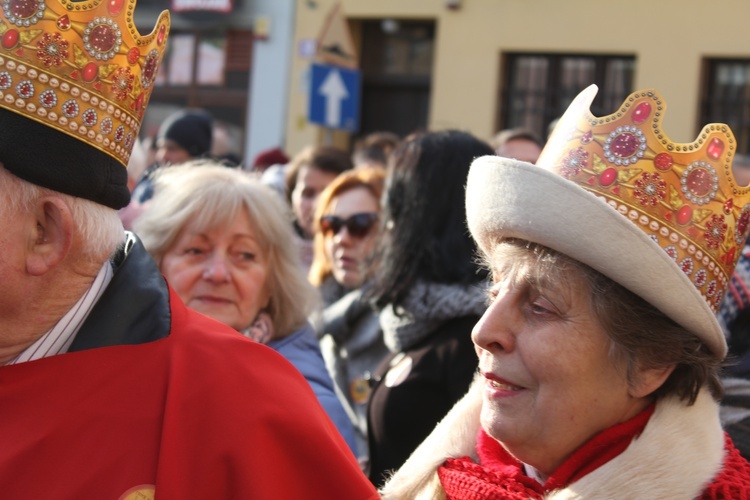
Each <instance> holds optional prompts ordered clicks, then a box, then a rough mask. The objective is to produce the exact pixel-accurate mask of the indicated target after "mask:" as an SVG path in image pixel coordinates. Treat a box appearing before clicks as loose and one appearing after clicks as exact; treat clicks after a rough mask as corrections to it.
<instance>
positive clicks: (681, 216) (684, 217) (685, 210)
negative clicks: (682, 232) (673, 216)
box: [677, 205, 693, 226]
mask: <svg viewBox="0 0 750 500" xmlns="http://www.w3.org/2000/svg"><path fill="white" fill-rule="evenodd" d="M691 220H693V209H692V208H690V207H689V206H688V205H682V208H680V209H679V210H678V211H677V224H679V225H681V226H684V225H685V224H687V223H688V222H690V221H691Z"/></svg>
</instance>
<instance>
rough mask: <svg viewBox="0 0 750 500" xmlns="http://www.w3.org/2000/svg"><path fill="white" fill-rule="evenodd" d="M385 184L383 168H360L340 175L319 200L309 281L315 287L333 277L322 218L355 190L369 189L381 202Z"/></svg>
mask: <svg viewBox="0 0 750 500" xmlns="http://www.w3.org/2000/svg"><path fill="white" fill-rule="evenodd" d="M384 184H385V170H384V169H382V168H358V169H356V170H350V171H347V172H344V173H342V174H339V176H338V177H336V178H335V179H334V180H333V182H331V183H330V184H329V185H328V186H327V187H326V188H325V189H324V190H323V192H322V193H320V197H319V198H318V204H317V207H316V210H315V221H314V226H313V227H314V228H315V240H314V242H313V252H314V257H313V262H312V266H311V267H310V273H309V274H308V279H309V280H310V283H312V284H313V285H315V286H320V285H321V284H322V283H323V282H324V281H325V280H326V278H328V276H330V275H331V269H332V266H331V262H330V261H329V260H328V256H327V254H326V251H325V235H323V233H322V232H321V231H320V218H321V217H323V216H324V215H325V214H326V212H327V211H328V207H329V205H330V204H331V201H333V199H334V198H336V197H337V196H339V195H341V194H342V193H345V192H346V191H350V190H352V189H355V188H365V189H368V190H369V191H370V192H371V193H372V195H373V196H374V197H375V199H376V200H378V201H380V197H381V196H382V194H383V185H384Z"/></svg>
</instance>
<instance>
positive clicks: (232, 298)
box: [160, 210, 270, 330]
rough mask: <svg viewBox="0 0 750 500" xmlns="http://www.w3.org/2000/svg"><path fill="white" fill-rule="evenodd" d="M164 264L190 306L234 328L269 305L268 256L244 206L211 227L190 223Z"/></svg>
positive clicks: (162, 265) (165, 269)
mask: <svg viewBox="0 0 750 500" xmlns="http://www.w3.org/2000/svg"><path fill="white" fill-rule="evenodd" d="M160 267H161V272H162V273H163V274H164V276H165V277H166V278H167V281H169V283H170V285H172V288H174V290H175V292H177V295H179V296H180V298H181V299H182V301H183V302H184V303H185V304H186V305H187V306H188V307H190V308H192V309H195V310H196V311H198V312H201V313H203V314H205V315H207V316H210V317H212V318H214V319H216V320H219V321H221V322H222V323H225V324H227V325H229V326H231V327H232V328H234V329H235V330H242V329H244V328H247V327H248V326H250V324H251V323H252V322H253V320H254V319H255V317H256V315H257V314H258V312H259V311H260V310H261V309H263V308H264V307H266V306H267V305H268V301H269V298H270V293H269V291H268V288H269V286H268V275H269V269H268V256H267V255H266V254H265V252H263V250H262V247H261V245H260V241H259V235H258V233H257V231H256V230H255V227H254V225H253V223H252V221H251V220H250V216H249V215H248V213H247V211H246V210H241V211H240V212H239V213H238V214H237V215H236V216H235V217H234V219H232V220H230V221H229V222H228V223H227V225H225V226H222V227H216V228H213V229H211V230H209V231H201V232H196V231H194V230H192V228H191V227H190V225H187V226H186V227H184V228H183V229H182V231H181V232H180V233H179V235H178V236H177V239H176V240H175V242H174V244H173V245H172V247H171V248H170V249H169V250H168V251H167V252H166V253H165V254H164V257H162V260H161V266H160Z"/></svg>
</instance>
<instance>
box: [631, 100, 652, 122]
mask: <svg viewBox="0 0 750 500" xmlns="http://www.w3.org/2000/svg"><path fill="white" fill-rule="evenodd" d="M650 114H651V104H649V103H648V102H647V101H643V102H642V103H640V104H639V105H638V106H636V107H635V109H634V110H633V115H632V116H631V118H632V120H633V123H643V122H645V121H646V120H647V119H648V116H649V115H650Z"/></svg>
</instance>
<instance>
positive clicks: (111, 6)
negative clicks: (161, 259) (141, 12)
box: [0, 0, 170, 209]
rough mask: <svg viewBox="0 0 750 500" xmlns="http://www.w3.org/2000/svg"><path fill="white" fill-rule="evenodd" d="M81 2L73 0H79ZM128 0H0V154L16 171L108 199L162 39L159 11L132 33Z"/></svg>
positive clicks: (121, 173)
mask: <svg viewBox="0 0 750 500" xmlns="http://www.w3.org/2000/svg"><path fill="white" fill-rule="evenodd" d="M81 5H83V4H81ZM134 9H135V0H113V1H111V2H94V3H88V4H86V5H85V6H83V8H81V9H79V8H78V5H76V7H75V9H74V8H73V6H72V5H71V4H69V2H68V3H66V2H65V1H64V0H63V1H60V0H49V1H47V2H36V1H35V2H13V1H11V2H5V3H4V6H3V9H0V33H2V34H3V37H2V44H1V46H0V49H3V50H0V164H2V166H3V167H4V168H5V169H6V170H8V171H9V172H11V173H12V174H13V175H15V176H16V177H19V178H21V179H24V180H26V181H28V182H31V183H33V184H36V185H38V186H42V187H45V188H48V189H52V190H54V191H58V192H60V193H65V194H69V195H72V196H77V197H80V198H85V199H88V200H92V201H94V202H96V203H99V204H102V205H105V206H108V207H111V208H114V209H118V208H122V207H123V206H125V205H127V204H128V202H129V200H130V191H129V190H128V186H127V180H128V176H127V171H126V165H127V163H128V160H129V159H130V153H131V149H132V147H133V144H134V143H135V141H136V140H137V137H138V131H139V129H140V126H141V121H142V119H143V114H144V112H145V110H146V107H147V105H148V102H149V99H150V96H151V92H152V90H153V88H154V85H153V84H154V81H155V78H156V74H157V71H158V69H159V63H160V60H161V57H162V55H163V52H164V49H165V47H166V41H167V33H168V31H169V24H170V20H169V13H168V12H166V11H165V12H163V13H162V14H161V15H160V16H159V19H158V20H157V23H156V28H155V29H154V31H153V32H152V33H151V34H149V35H146V36H141V35H140V33H139V32H138V30H137V29H136V28H135V25H134V22H133V11H134Z"/></svg>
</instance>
